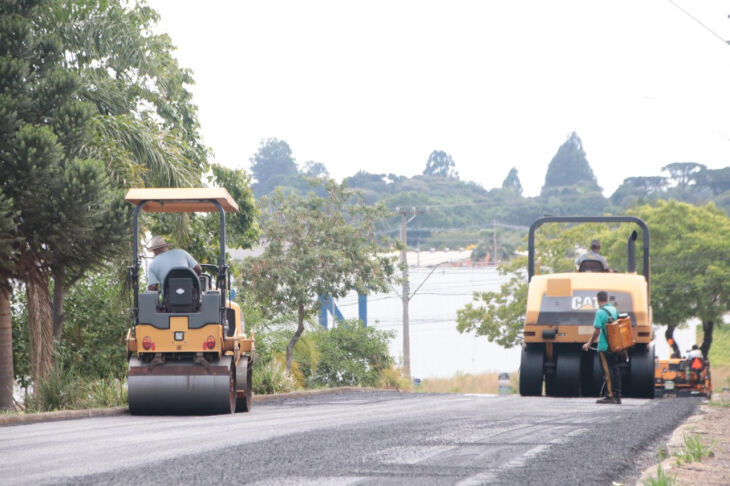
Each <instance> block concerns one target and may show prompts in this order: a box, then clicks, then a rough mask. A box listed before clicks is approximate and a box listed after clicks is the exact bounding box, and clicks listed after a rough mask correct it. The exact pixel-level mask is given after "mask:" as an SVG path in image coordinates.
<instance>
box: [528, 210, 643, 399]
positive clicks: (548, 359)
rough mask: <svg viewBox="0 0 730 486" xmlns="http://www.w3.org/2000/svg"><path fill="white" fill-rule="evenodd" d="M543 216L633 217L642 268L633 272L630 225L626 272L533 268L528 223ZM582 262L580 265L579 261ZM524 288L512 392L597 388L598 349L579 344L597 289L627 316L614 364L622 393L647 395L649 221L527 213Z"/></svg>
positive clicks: (580, 392)
mask: <svg viewBox="0 0 730 486" xmlns="http://www.w3.org/2000/svg"><path fill="white" fill-rule="evenodd" d="M546 223H568V224H579V223H608V224H615V223H635V224H636V225H638V226H639V228H640V229H641V232H642V240H643V255H642V256H643V268H642V273H637V272H636V240H637V238H638V233H637V231H632V232H631V234H630V235H629V237H628V243H627V260H628V263H627V272H626V273H612V272H605V271H603V267H602V266H600V265H599V267H600V268H598V269H596V268H579V269H578V271H575V272H566V273H553V274H543V275H537V274H536V273H535V231H536V230H537V229H538V228H539V227H540V226H542V225H543V224H546ZM587 267H588V266H587ZM527 274H528V275H527V277H528V282H529V285H528V293H527V309H526V313H525V322H524V330H523V332H524V340H523V342H524V344H523V349H522V357H521V362H520V394H521V395H523V396H536V395H542V393H543V385H544V390H545V394H546V395H548V396H564V397H577V396H598V395H599V394H600V392H601V388H602V386H603V372H602V370H601V367H600V364H599V358H598V353H596V352H584V351H582V349H581V345H582V344H583V343H585V342H586V341H587V340H588V339H589V338H590V336H591V335H592V334H593V319H594V317H595V313H596V310H597V309H598V302H597V299H596V294H597V293H598V292H599V291H601V290H604V291H606V292H607V293H608V298H609V301H610V302H611V303H612V304H613V305H615V306H616V308H617V309H618V311H619V313H621V314H626V315H627V316H628V318H630V319H631V332H632V335H633V338H634V342H635V344H634V346H633V347H632V348H631V349H629V350H628V351H627V352H626V353H625V357H626V359H625V360H624V361H623V362H622V363H621V364H620V365H619V370H620V371H621V374H622V380H621V381H622V385H623V386H622V394H623V395H624V396H630V397H643V398H653V397H654V345H653V344H652V342H651V341H652V316H651V306H650V300H649V296H650V293H649V282H650V273H649V228H648V227H647V225H646V223H645V222H644V221H643V220H641V219H640V218H636V217H632V216H585V217H584V216H574V217H569V216H565V217H560V216H554V217H545V218H540V219H538V220H537V221H535V222H534V223H533V224H532V226H531V227H530V231H529V233H528V269H527Z"/></svg>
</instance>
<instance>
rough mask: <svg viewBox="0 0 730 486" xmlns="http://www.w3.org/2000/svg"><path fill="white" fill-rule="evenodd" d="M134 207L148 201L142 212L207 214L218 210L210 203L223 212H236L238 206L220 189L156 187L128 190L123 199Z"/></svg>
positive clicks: (226, 192)
mask: <svg viewBox="0 0 730 486" xmlns="http://www.w3.org/2000/svg"><path fill="white" fill-rule="evenodd" d="M124 199H125V200H126V201H127V202H130V203H132V204H134V205H135V206H136V205H137V204H139V203H140V202H142V201H149V202H147V203H146V204H145V205H144V206H143V207H142V210H143V211H147V212H156V213H209V212H218V208H217V207H216V206H215V204H213V203H212V202H210V201H211V200H216V201H218V204H220V205H221V207H222V208H223V210H224V211H226V212H235V211H238V204H236V201H234V200H233V198H232V197H231V195H230V194H228V191H226V190H225V189H224V188H222V187H214V188H169V187H156V188H145V189H130V190H129V191H128V192H127V196H126V197H125V198H124Z"/></svg>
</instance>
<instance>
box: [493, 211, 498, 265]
mask: <svg viewBox="0 0 730 486" xmlns="http://www.w3.org/2000/svg"><path fill="white" fill-rule="evenodd" d="M492 260H493V263H494V264H496V263H497V220H496V219H493V220H492Z"/></svg>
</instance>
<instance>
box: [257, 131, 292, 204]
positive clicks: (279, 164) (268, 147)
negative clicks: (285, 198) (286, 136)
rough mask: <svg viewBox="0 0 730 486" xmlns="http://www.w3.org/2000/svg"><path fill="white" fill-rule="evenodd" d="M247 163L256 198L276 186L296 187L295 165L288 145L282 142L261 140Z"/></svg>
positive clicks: (274, 139) (273, 139) (272, 139)
mask: <svg viewBox="0 0 730 486" xmlns="http://www.w3.org/2000/svg"><path fill="white" fill-rule="evenodd" d="M249 161H250V162H251V174H252V175H253V177H254V179H256V182H255V183H254V185H253V190H254V194H255V195H256V197H260V196H263V195H266V194H269V193H270V192H271V191H273V190H274V188H275V187H278V186H286V185H297V184H296V180H297V179H298V178H299V172H298V171H297V164H296V162H295V160H294V157H293V156H292V151H291V148H290V147H289V144H288V143H286V142H285V141H284V140H278V139H276V138H269V139H266V140H261V143H260V144H259V149H258V151H257V152H256V153H255V154H254V155H252V156H251V158H250V159H249Z"/></svg>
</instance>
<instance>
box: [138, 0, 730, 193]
mask: <svg viewBox="0 0 730 486" xmlns="http://www.w3.org/2000/svg"><path fill="white" fill-rule="evenodd" d="M149 4H150V5H151V6H152V7H153V8H154V9H156V10H157V11H158V12H159V13H160V15H161V17H162V18H161V21H160V25H159V30H160V31H162V32H167V33H168V34H169V35H170V36H171V37H172V41H173V43H174V44H175V45H176V46H177V47H178V50H177V51H176V56H177V58H178V59H179V61H180V64H181V65H182V66H183V67H187V68H190V69H192V70H193V71H194V77H195V81H196V85H195V86H193V87H192V92H193V95H194V102H195V104H197V105H198V107H199V116H200V123H201V130H202V135H203V140H204V142H205V144H206V145H207V146H209V147H210V148H211V149H212V150H213V152H214V159H215V161H216V162H219V163H222V164H224V165H227V166H229V167H234V168H245V169H248V167H249V158H250V157H251V155H253V154H254V153H255V152H256V150H257V148H258V145H259V142H260V140H261V139H264V138H269V137H276V138H279V139H281V140H285V141H287V142H288V143H289V145H290V146H291V148H292V151H293V154H294V157H295V158H296V160H297V162H299V163H304V162H305V161H307V160H314V161H316V162H322V163H323V164H325V165H326V167H327V169H328V170H329V172H330V174H331V175H332V176H334V177H335V178H337V179H342V178H344V177H347V176H350V175H353V174H355V173H356V172H357V171H358V170H365V171H368V172H372V173H395V174H398V175H405V176H412V175H415V174H420V173H421V172H422V171H423V168H424V167H425V164H426V159H427V158H428V155H429V154H430V153H431V151H432V150H444V151H446V152H448V153H449V154H451V155H452V156H453V158H454V161H455V162H456V168H457V170H458V171H459V173H460V176H461V179H464V180H471V181H475V182H477V183H479V184H481V185H482V186H484V187H485V188H487V189H490V188H492V187H496V186H499V185H501V183H502V181H503V179H504V178H505V176H506V175H507V173H508V171H509V169H510V168H511V167H516V168H517V169H518V171H519V176H520V179H521V181H522V185H523V187H524V189H525V195H528V196H534V195H537V194H538V193H539V191H540V188H541V186H542V184H543V181H544V178H545V171H546V169H547V165H548V163H549V162H550V159H551V158H552V157H553V155H554V154H555V152H556V151H557V149H558V147H559V146H560V144H562V143H563V142H564V141H565V139H566V138H567V136H568V135H569V133H570V132H571V131H573V130H576V131H577V132H578V135H579V136H580V137H581V138H582V140H583V145H584V149H585V151H586V154H587V157H588V161H589V163H590V164H591V167H592V168H593V171H594V173H595V174H596V177H597V178H598V182H599V184H601V185H602V186H603V187H604V193H605V194H606V195H610V194H611V193H612V192H613V191H614V190H615V189H616V187H617V186H618V185H619V184H620V183H621V181H622V180H623V179H624V178H625V177H629V176H640V175H659V172H660V169H661V167H662V166H664V165H666V164H668V163H670V162H684V161H693V162H700V163H703V164H706V165H707V166H708V167H710V168H720V167H726V166H728V165H730V46H728V45H727V44H726V43H725V42H724V41H723V39H730V19H728V14H730V1H710V0H692V1H690V0H673V2H672V1H668V0H663V1H660V0H642V1H636V0H631V1H624V0H615V1H611V2H606V1H600V2H599V1H589V0H576V1H567V0H566V1H561V0H553V1H544V0H535V1H519V0H509V1H507V0H502V1H422V0H421V1H395V0H390V1H372V0H371V1H343V0H332V1H302V0H293V1H279V0H263V1H257V2H249V1H240V2H239V1H235V2H234V1H205V2H202V1H200V0H150V1H149ZM675 4H676V5H675ZM677 5H678V6H679V7H681V8H682V9H685V10H686V11H687V12H688V13H689V14H690V15H688V14H687V13H684V12H682V10H680V8H678V7H677ZM692 17H694V18H696V19H697V20H694V19H693V18H692ZM698 21H699V22H701V23H702V24H704V26H703V25H700V23H698Z"/></svg>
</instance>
